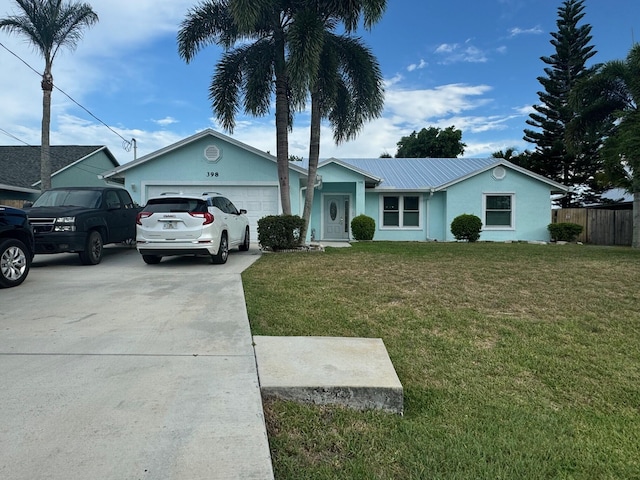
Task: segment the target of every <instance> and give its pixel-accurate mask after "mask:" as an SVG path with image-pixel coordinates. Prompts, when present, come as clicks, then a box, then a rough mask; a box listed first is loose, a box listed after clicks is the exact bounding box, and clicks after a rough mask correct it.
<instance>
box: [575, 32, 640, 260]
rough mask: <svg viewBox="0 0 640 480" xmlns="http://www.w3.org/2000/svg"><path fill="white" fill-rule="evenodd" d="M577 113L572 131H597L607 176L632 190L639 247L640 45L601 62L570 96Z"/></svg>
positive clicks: (636, 237) (636, 236) (635, 244)
mask: <svg viewBox="0 0 640 480" xmlns="http://www.w3.org/2000/svg"><path fill="white" fill-rule="evenodd" d="M571 101H572V104H573V105H574V106H575V108H576V109H577V112H578V115H577V116H576V118H575V119H574V121H573V122H572V124H571V131H572V132H575V135H576V136H578V135H580V134H581V133H582V132H585V131H587V132H598V133H599V134H601V135H602V136H603V139H604V140H603V146H602V148H601V149H600V151H599V154H600V158H601V160H602V161H603V163H604V166H605V172H606V175H607V180H608V181H609V182H611V183H612V184H614V185H617V186H620V187H622V188H625V189H626V190H627V191H629V192H632V193H633V240H632V245H633V246H634V247H635V248H640V108H639V106H640V45H639V44H636V45H634V46H633V47H632V48H631V50H630V51H629V54H628V55H627V58H626V59H625V60H614V61H611V62H607V63H605V64H604V65H602V66H600V68H599V69H598V71H597V73H596V75H594V76H592V77H590V78H589V79H588V80H587V81H585V82H583V83H581V84H580V85H579V87H578V88H576V89H575V91H574V92H573V95H572V97H571Z"/></svg>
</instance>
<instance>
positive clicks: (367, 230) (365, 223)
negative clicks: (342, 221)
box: [351, 215, 376, 241]
mask: <svg viewBox="0 0 640 480" xmlns="http://www.w3.org/2000/svg"><path fill="white" fill-rule="evenodd" d="M375 231H376V221H375V220H374V219H373V218H371V217H367V216H366V215H358V216H357V217H354V218H353V220H351V233H353V238H355V239H356V240H358V241H363V240H373V234H374V233H375Z"/></svg>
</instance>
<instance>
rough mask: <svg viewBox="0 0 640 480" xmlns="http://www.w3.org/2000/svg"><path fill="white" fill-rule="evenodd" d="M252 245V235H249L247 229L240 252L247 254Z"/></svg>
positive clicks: (247, 229)
mask: <svg viewBox="0 0 640 480" xmlns="http://www.w3.org/2000/svg"><path fill="white" fill-rule="evenodd" d="M250 245H251V235H250V233H249V227H247V228H246V230H245V231H244V240H243V241H242V243H241V244H240V247H239V248H240V251H241V252H246V251H247V250H249V246H250Z"/></svg>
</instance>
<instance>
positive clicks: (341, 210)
mask: <svg viewBox="0 0 640 480" xmlns="http://www.w3.org/2000/svg"><path fill="white" fill-rule="evenodd" d="M323 208H324V213H323V220H324V222H323V223H324V227H323V232H322V233H323V235H322V239H323V240H349V223H350V222H351V220H350V218H349V195H325V196H324V202H323Z"/></svg>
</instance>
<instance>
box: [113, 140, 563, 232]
mask: <svg viewBox="0 0 640 480" xmlns="http://www.w3.org/2000/svg"><path fill="white" fill-rule="evenodd" d="M304 167H305V165H304V164H303V165H298V164H297V163H295V162H291V163H290V167H289V176H290V178H289V184H290V192H289V195H290V199H291V210H292V213H293V214H297V215H302V210H303V208H304V197H305V193H306V192H305V191H306V188H307V170H306V169H305V168H304ZM103 176H104V178H105V179H107V180H109V181H112V182H117V183H120V184H122V185H124V186H125V187H126V188H127V189H128V190H129V191H130V192H131V194H132V196H133V198H134V200H135V201H137V202H138V203H140V204H144V203H145V202H146V201H147V199H148V198H149V197H151V196H155V195H159V194H161V193H163V192H184V193H198V194H199V193H203V192H207V191H216V192H219V193H221V194H223V195H225V196H227V197H228V198H229V199H230V200H231V201H232V202H233V203H234V204H235V205H236V206H237V207H238V208H244V209H246V210H247V211H248V217H249V221H250V225H251V229H252V231H251V235H252V238H253V239H254V240H256V239H257V222H258V220H259V219H260V218H262V217H264V216H265V215H276V214H279V213H281V211H282V210H281V207H280V192H279V188H280V187H279V184H278V173H277V163H276V159H275V157H273V156H272V155H269V154H267V153H264V152H262V151H260V150H257V149H255V148H253V147H251V146H249V145H246V144H243V143H241V142H238V141H237V140H234V139H233V138H231V137H228V136H225V135H222V134H220V133H218V132H215V131H213V130H211V129H207V130H204V131H202V132H199V133H197V134H195V135H193V136H191V137H189V138H186V139H184V140H182V141H180V142H177V143H175V144H173V145H170V146H168V147H166V148H163V149H161V150H158V151H156V152H154V153H151V154H149V155H146V156H144V157H141V158H139V159H138V160H136V161H133V162H131V163H128V164H125V165H122V166H120V167H118V168H115V169H113V170H110V171H108V172H105V173H104V174H103ZM566 191H567V188H566V187H564V186H563V185H560V184H558V183H556V182H553V181H551V180H549V179H546V178H544V177H541V176H539V175H536V174H534V173H532V172H529V171H528V170H525V169H523V168H521V167H518V166H516V165H514V164H511V163H509V162H507V161H505V160H501V159H495V158H489V159H482V158H453V159H429V158H426V159H424V158H423V159H415V158H409V159H400V158H393V159H388V158H376V159H340V160H339V159H335V158H332V159H329V160H325V161H323V162H321V163H320V164H319V165H318V179H317V181H316V186H315V193H314V204H313V208H312V212H311V219H310V222H309V229H308V237H307V241H309V240H313V241H348V240H351V239H352V235H351V219H353V217H355V216H357V215H360V214H365V215H367V216H369V217H372V218H373V219H374V220H375V222H376V232H375V235H374V240H402V241H428V240H437V241H451V240H454V238H453V236H452V234H451V231H450V225H451V221H452V220H453V219H454V218H455V217H456V216H458V215H460V214H463V213H469V214H474V215H477V216H478V217H480V218H481V219H482V223H483V224H484V227H483V231H482V234H481V237H480V239H481V240H492V241H506V240H548V239H549V232H548V231H547V225H548V224H549V223H551V195H552V194H557V193H565V192H566Z"/></svg>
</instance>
